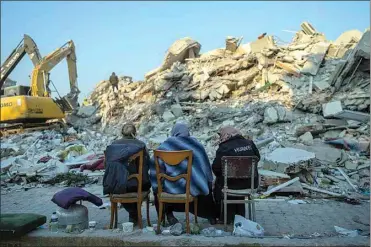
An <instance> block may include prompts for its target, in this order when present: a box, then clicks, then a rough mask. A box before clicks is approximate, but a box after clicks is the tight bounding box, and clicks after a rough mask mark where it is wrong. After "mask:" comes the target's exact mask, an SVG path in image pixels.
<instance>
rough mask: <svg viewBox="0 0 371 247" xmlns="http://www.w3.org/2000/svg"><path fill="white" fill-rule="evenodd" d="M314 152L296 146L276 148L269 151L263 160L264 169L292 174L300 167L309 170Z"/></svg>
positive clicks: (298, 170)
mask: <svg viewBox="0 0 371 247" xmlns="http://www.w3.org/2000/svg"><path fill="white" fill-rule="evenodd" d="M315 157H316V156H315V154H314V153H311V152H308V151H305V150H302V149H296V148H277V149H276V150H274V151H273V152H272V153H270V154H269V155H268V156H267V157H266V159H265V162H264V165H263V168H264V169H266V170H271V171H276V172H281V173H286V174H293V173H297V172H300V171H301V170H302V169H305V170H310V169H311V168H312V162H313V160H314V159H315Z"/></svg>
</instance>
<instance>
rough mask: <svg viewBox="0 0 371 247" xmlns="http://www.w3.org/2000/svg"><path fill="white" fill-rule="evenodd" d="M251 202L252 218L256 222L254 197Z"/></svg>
mask: <svg viewBox="0 0 371 247" xmlns="http://www.w3.org/2000/svg"><path fill="white" fill-rule="evenodd" d="M251 204H252V219H253V221H254V222H256V212H255V201H254V198H251Z"/></svg>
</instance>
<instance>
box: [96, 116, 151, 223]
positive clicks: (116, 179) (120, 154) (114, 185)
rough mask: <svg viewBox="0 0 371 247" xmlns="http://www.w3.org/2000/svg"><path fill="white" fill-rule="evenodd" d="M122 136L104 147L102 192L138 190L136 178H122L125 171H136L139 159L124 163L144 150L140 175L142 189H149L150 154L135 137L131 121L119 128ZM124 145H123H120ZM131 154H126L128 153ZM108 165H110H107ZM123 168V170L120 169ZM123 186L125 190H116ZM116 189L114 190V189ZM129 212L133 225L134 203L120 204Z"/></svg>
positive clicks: (135, 213)
mask: <svg viewBox="0 0 371 247" xmlns="http://www.w3.org/2000/svg"><path fill="white" fill-rule="evenodd" d="M121 134H122V138H121V139H119V140H116V141H114V142H113V143H112V144H111V145H110V146H108V147H107V149H106V152H105V154H106V161H105V162H106V171H105V174H104V177H103V193H104V194H125V193H131V192H137V191H138V182H137V180H136V179H130V180H123V177H125V173H126V174H127V175H128V176H130V175H131V174H136V173H138V169H139V159H136V160H135V161H136V162H137V163H136V164H128V163H126V164H125V163H124V161H127V160H128V158H129V157H130V156H131V155H133V154H135V153H137V152H139V151H141V150H144V156H143V173H142V174H143V175H142V191H149V190H150V188H151V183H150V180H149V163H150V156H149V154H148V150H147V148H146V145H145V143H144V142H142V141H140V140H138V139H136V128H135V126H134V125H133V124H132V123H127V124H124V126H123V127H122V130H121ZM120 146H124V147H120ZM129 152H130V153H131V155H127V154H128V153H129ZM108 165H109V166H110V167H108ZM123 168H125V170H124V171H122V170H120V169H123ZM122 187H125V192H121V191H117V190H120V189H122ZM115 190H116V191H115ZM121 206H122V207H124V208H125V209H126V211H128V213H129V221H130V222H133V223H134V224H135V225H136V224H137V223H138V211H137V204H136V203H125V204H122V205H121Z"/></svg>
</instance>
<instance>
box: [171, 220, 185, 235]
mask: <svg viewBox="0 0 371 247" xmlns="http://www.w3.org/2000/svg"><path fill="white" fill-rule="evenodd" d="M182 233H183V226H182V224H180V223H179V222H178V223H176V224H175V225H172V226H171V227H170V234H171V235H173V236H180V235H182Z"/></svg>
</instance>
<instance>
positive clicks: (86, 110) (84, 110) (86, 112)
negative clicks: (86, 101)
mask: <svg viewBox="0 0 371 247" xmlns="http://www.w3.org/2000/svg"><path fill="white" fill-rule="evenodd" d="M96 110H97V108H96V107H95V106H93V105H90V106H82V107H80V108H79V110H78V112H77V114H76V115H77V116H79V117H82V118H88V117H91V116H92V115H93V114H94V113H95V112H96Z"/></svg>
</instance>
